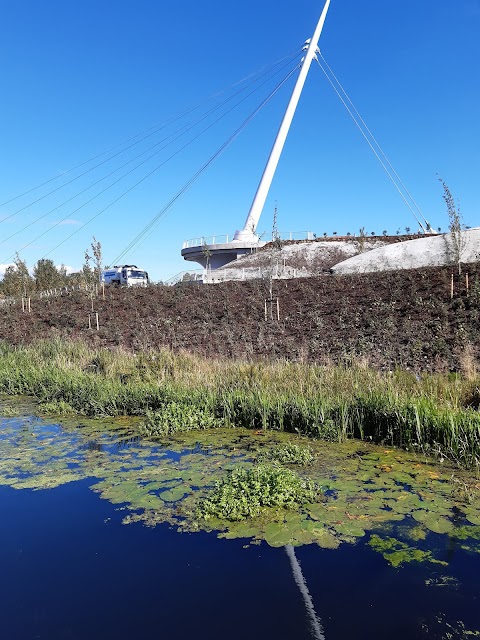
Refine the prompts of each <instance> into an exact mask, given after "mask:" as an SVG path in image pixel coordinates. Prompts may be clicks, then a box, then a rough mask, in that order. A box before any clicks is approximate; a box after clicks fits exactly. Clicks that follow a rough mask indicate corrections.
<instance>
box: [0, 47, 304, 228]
mask: <svg viewBox="0 0 480 640" xmlns="http://www.w3.org/2000/svg"><path fill="white" fill-rule="evenodd" d="M300 51H301V49H296V50H295V51H294V52H292V53H289V54H288V55H286V56H284V57H283V58H280V59H279V60H277V61H276V62H273V63H269V64H267V65H264V66H263V67H261V68H260V69H259V70H257V71H254V72H253V73H250V74H249V75H248V76H245V77H244V78H242V79H241V80H238V81H237V82H234V83H233V84H232V85H230V86H229V87H227V88H225V89H221V90H220V91H217V92H216V93H214V94H212V95H211V96H209V97H208V98H205V99H204V100H202V101H200V102H199V103H197V104H196V105H194V106H192V107H189V108H188V109H186V110H185V111H183V112H181V113H180V114H178V115H176V116H172V117H171V118H168V119H167V120H166V121H164V122H162V123H160V124H156V125H153V126H152V127H149V128H148V129H145V130H144V131H141V132H140V133H137V134H136V135H134V136H131V137H130V138H128V139H127V140H124V141H123V142H121V143H120V144H117V145H115V146H113V147H110V148H109V149H107V150H106V151H102V152H101V153H99V154H97V155H95V156H93V157H92V158H90V159H88V160H85V161H83V162H81V163H79V164H77V165H75V166H74V167H72V168H71V169H67V170H66V171H63V172H62V173H61V174H60V175H57V176H53V177H52V178H49V179H48V180H45V181H44V182H42V183H40V184H38V185H36V186H34V187H32V188H31V189H28V190H27V191H24V192H23V193H20V194H19V195H17V196H15V197H13V198H10V200H6V201H5V202H2V203H0V207H4V206H5V205H7V204H10V203H11V202H14V201H15V200H18V199H19V198H21V197H22V196H25V195H28V194H29V193H32V191H36V190H37V189H40V188H41V187H44V186H45V185H47V184H49V183H51V182H54V181H55V180H59V179H60V178H62V177H63V176H64V175H66V174H68V173H72V171H76V170H77V169H80V168H81V167H83V166H85V165H87V164H89V163H90V162H94V161H95V160H97V159H98V158H101V157H102V156H104V155H105V154H107V153H110V152H111V151H114V150H115V149H118V148H120V147H123V145H125V144H128V143H129V142H131V141H132V140H135V139H136V138H139V137H140V136H143V135H144V134H146V135H144V137H143V138H140V140H137V141H136V142H133V143H132V144H131V145H129V146H128V147H126V148H125V149H122V150H121V151H119V152H117V153H115V154H114V155H112V156H110V157H109V158H106V159H105V160H103V161H102V162H100V163H98V164H97V165H95V166H94V167H91V168H90V169H88V170H86V171H84V172H83V173H81V174H80V175H78V176H76V177H75V178H72V179H71V180H69V181H68V182H66V183H64V184H63V185H61V186H60V187H58V188H57V189H53V190H52V191H50V192H49V193H47V194H45V195H44V196H42V197H41V198H38V199H37V200H34V201H33V202H31V203H30V204H28V205H27V206H26V207H23V208H22V209H18V211H15V212H14V213H12V214H11V215H9V216H8V217H6V218H3V219H2V220H0V222H4V221H5V220H8V219H9V218H11V217H13V216H14V215H16V214H17V213H20V212H21V211H24V210H25V209H27V208H28V207H30V206H32V205H34V204H36V203H37V202H40V200H43V199H44V198H46V197H48V196H49V195H51V194H52V193H55V192H56V191H58V190H59V189H62V188H63V187H65V186H67V185H68V184H71V183H72V182H74V181H75V180H78V179H79V178H81V177H83V176H84V175H86V174H87V173H89V172H90V171H93V170H94V169H96V168H98V167H100V166H101V165H103V164H105V163H106V162H108V161H109V160H112V159H113V158H115V157H117V156H118V155H120V154H122V153H124V152H125V151H128V150H129V149H131V148H132V147H133V146H135V145H136V144H139V143H140V142H143V141H144V140H146V139H147V138H149V137H150V136H152V135H154V134H155V133H157V132H158V131H161V130H162V129H164V128H166V127H167V126H169V125H171V124H173V123H174V122H177V121H178V120H180V119H181V118H183V117H185V116H187V115H188V114H190V113H192V112H193V111H195V110H196V109H199V108H200V107H201V106H202V105H204V104H205V103H207V102H209V101H210V100H213V99H215V98H217V97H218V96H220V95H222V94H224V93H226V92H228V91H230V90H231V89H233V88H234V87H236V86H237V85H239V84H242V83H244V82H246V81H247V80H250V78H252V77H255V76H257V75H259V74H261V73H262V72H263V71H264V70H265V69H269V70H272V69H274V68H275V67H276V66H278V65H279V64H281V63H282V62H283V61H284V60H287V59H289V58H293V57H295V56H296V55H298V54H299V53H300Z"/></svg>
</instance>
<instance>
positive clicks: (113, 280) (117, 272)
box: [101, 264, 149, 287]
mask: <svg viewBox="0 0 480 640" xmlns="http://www.w3.org/2000/svg"><path fill="white" fill-rule="evenodd" d="M101 282H104V283H105V284H111V285H114V286H117V287H120V286H123V287H146V286H147V285H148V282H149V280H148V273H147V272H146V271H143V269H139V268H138V267H137V265H135V264H123V265H115V266H114V267H112V268H111V269H104V270H103V271H102V275H101Z"/></svg>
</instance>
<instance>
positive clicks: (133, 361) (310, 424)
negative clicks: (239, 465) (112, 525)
mask: <svg viewBox="0 0 480 640" xmlns="http://www.w3.org/2000/svg"><path fill="white" fill-rule="evenodd" d="M479 386H480V381H479V379H478V377H472V376H471V375H469V376H468V377H464V376H460V375H450V374H449V375H443V374H429V375H425V376H423V377H422V378H418V377H416V376H415V375H413V374H412V373H410V372H408V371H392V372H387V373H382V372H378V371H375V370H372V369H369V368H366V367H365V366H355V365H352V366H349V367H334V366H328V367H321V366H316V365H307V364H301V363H289V362H276V363H258V362H257V363H250V362H231V361H229V362H223V361H219V360H206V359H202V358H198V357H195V356H192V355H190V354H187V353H181V354H173V353H172V352H170V351H168V350H164V351H158V352H147V353H140V354H136V355H135V354H132V353H128V352H126V351H122V350H108V349H101V350H95V349H91V348H89V347H87V346H86V345H85V344H82V343H80V342H70V343H67V342H63V341H61V340H52V341H44V342H39V343H37V344H35V345H33V346H27V347H16V348H14V347H11V346H9V345H7V344H5V343H3V344H0V391H3V392H4V393H8V394H11V395H18V394H31V395H34V396H36V397H37V398H38V399H39V401H40V402H42V403H49V404H50V406H53V407H55V403H57V405H58V406H62V407H63V409H65V407H71V408H72V410H73V411H75V412H78V413H80V414H83V415H87V416H107V415H108V416H116V415H146V413H147V412H149V411H150V412H151V411H158V410H161V409H162V408H163V407H165V406H166V405H168V404H170V403H172V402H175V403H178V404H183V405H189V406H193V407H195V406H196V407H198V408H201V409H202V410H204V409H208V410H209V411H211V412H212V413H213V414H214V415H215V416H216V417H217V418H219V419H221V420H223V421H224V422H225V423H226V424H230V425H233V426H244V427H247V428H254V429H275V430H285V431H290V432H298V433H301V434H305V435H308V436H310V437H315V438H324V439H327V440H335V441H342V440H344V439H347V438H352V437H354V438H361V439H366V440H370V441H373V442H379V443H380V442H381V443H384V444H387V445H394V446H401V447H416V448H419V449H421V450H422V451H426V452H429V453H434V454H437V455H439V456H442V457H448V458H450V459H453V460H455V461H456V462H458V463H459V464H462V465H464V466H478V464H479V462H480V413H479V412H478V411H477V410H476V409H474V408H472V407H470V406H469V404H471V403H473V402H472V398H473V399H475V398H476V397H477V396H478V388H479ZM473 406H478V403H477V405H475V403H473Z"/></svg>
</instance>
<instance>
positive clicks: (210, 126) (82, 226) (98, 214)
mask: <svg viewBox="0 0 480 640" xmlns="http://www.w3.org/2000/svg"><path fill="white" fill-rule="evenodd" d="M298 66H299V65H298V64H297V65H296V66H295V68H294V69H293V70H291V71H290V72H289V74H288V75H287V77H286V78H285V79H284V80H282V81H281V82H280V83H279V85H277V87H276V89H274V91H273V92H272V93H271V94H270V96H269V97H268V98H267V99H266V101H268V100H269V99H270V97H271V96H272V95H274V93H276V91H277V90H278V88H279V87H280V86H281V85H282V84H283V83H284V82H285V81H286V80H287V79H288V78H289V77H290V76H291V75H292V73H293V72H294V71H295V70H296V69H297V68H298ZM276 73H279V72H278V71H277V72H276ZM267 82H268V80H265V82H263V83H262V85H260V87H261V86H263V85H264V84H266V83H267ZM260 87H256V88H255V89H253V90H252V91H251V92H250V93H249V94H247V95H246V96H244V97H243V98H242V99H241V100H240V101H238V102H237V103H236V104H235V105H234V106H233V107H231V108H230V109H229V110H228V111H226V112H225V113H224V114H222V115H221V116H219V118H217V119H216V120H215V121H214V122H212V123H211V124H209V125H208V126H207V127H205V128H204V129H203V130H202V131H201V132H200V133H199V134H197V135H196V136H195V137H194V138H193V139H192V140H190V141H189V142H187V143H186V144H185V145H183V147H181V148H180V149H178V150H177V151H175V153H173V154H172V155H171V156H170V157H169V158H167V159H166V160H165V161H163V162H162V163H161V164H159V165H157V166H156V167H155V168H154V169H153V170H152V171H150V172H149V173H148V174H147V175H146V176H144V177H143V178H142V179H141V180H139V181H138V182H136V183H135V184H134V185H133V186H131V187H130V188H129V189H127V190H126V191H124V192H123V193H122V194H121V195H120V196H119V197H118V198H116V199H115V200H114V201H113V202H111V203H110V204H108V205H107V206H106V207H104V208H103V209H102V210H101V211H99V212H97V213H96V214H95V215H94V216H92V217H91V218H90V219H89V220H87V222H85V223H84V224H83V225H81V226H80V227H79V228H78V229H76V230H75V231H74V232H73V233H71V234H70V235H69V236H68V237H67V238H65V239H64V240H62V242H60V243H58V244H57V245H56V246H55V247H54V248H53V249H51V250H50V251H49V252H48V253H46V254H45V255H44V256H43V257H44V258H45V257H46V256H48V255H50V254H51V253H53V251H55V250H56V249H58V248H59V247H60V246H62V245H63V244H64V243H65V242H67V241H68V240H69V239H70V238H72V237H73V236H74V235H76V234H77V233H78V232H79V231H81V230H82V229H83V228H85V227H86V226H87V225H88V224H90V223H91V222H92V221H93V220H95V219H96V218H98V217H99V216H100V215H101V214H102V213H104V212H105V211H107V210H108V209H110V207H112V206H113V205H114V204H116V203H117V202H118V201H119V200H120V199H121V198H123V197H124V196H125V195H127V194H128V193H129V192H130V191H132V190H133V189H135V187H137V186H138V185H139V184H141V183H142V182H144V181H145V180H146V179H147V178H148V177H150V176H151V175H152V174H153V173H155V172H156V171H157V170H158V169H159V168H160V167H162V166H163V165H165V164H166V163H167V162H169V161H170V160H171V159H172V158H174V157H175V156H177V155H178V154H179V153H181V151H183V150H184V149H186V148H187V147H188V146H190V145H191V144H192V143H193V142H194V141H195V140H197V139H198V138H199V137H200V136H201V135H203V134H204V133H205V132H206V131H208V130H209V129H211V128H212V127H213V126H214V125H215V124H217V122H219V121H220V120H221V119H223V118H224V117H225V116H226V115H228V114H229V113H230V112H231V111H233V110H234V109H235V108H236V107H237V106H238V105H239V104H241V103H242V102H244V101H245V100H246V99H247V98H248V97H249V96H251V95H252V94H253V93H255V92H256V91H258V89H259V88H260ZM266 101H265V100H264V101H263V102H262V105H261V106H263V105H264V104H266ZM258 110H259V108H258V109H257V110H256V111H255V114H256V113H257V112H258ZM252 117H253V116H250V117H249V118H248V119H247V120H246V121H245V122H244V124H243V125H242V126H241V127H240V129H239V130H237V131H238V133H239V132H240V130H241V129H242V128H243V127H244V126H246V124H247V123H248V122H249V121H250V120H251V119H252ZM237 135H238V134H237ZM234 137H236V135H234ZM231 139H232V140H233V139H234V138H233V137H232V138H231ZM218 155H219V153H218V152H217V154H215V156H214V157H213V159H214V158H215V157H217V156H218ZM213 159H211V161H213ZM211 161H210V162H211ZM69 215H71V214H69ZM65 219H66V218H64V220H65ZM64 220H63V221H64ZM61 222H62V221H59V222H57V223H56V224H55V225H53V226H52V227H50V229H47V230H46V231H44V232H43V233H42V234H40V235H39V236H37V237H36V238H34V239H33V240H32V241H31V242H29V243H27V244H26V245H24V246H23V247H22V248H21V249H20V250H19V251H23V250H24V249H26V248H27V247H29V246H30V245H32V244H33V243H34V242H36V241H37V240H39V239H40V238H42V237H43V236H44V235H46V234H47V233H48V232H49V231H51V230H52V229H53V228H54V227H56V226H58V225H59V224H61ZM16 253H18V251H17V252H15V253H14V254H12V256H9V258H7V259H6V260H4V261H3V262H4V263H7V262H8V261H9V260H10V259H12V258H13V257H14V256H15V254H16Z"/></svg>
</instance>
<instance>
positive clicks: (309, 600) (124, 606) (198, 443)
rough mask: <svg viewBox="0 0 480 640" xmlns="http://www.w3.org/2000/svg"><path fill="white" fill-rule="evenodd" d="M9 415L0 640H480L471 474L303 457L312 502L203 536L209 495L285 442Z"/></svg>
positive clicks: (360, 451)
mask: <svg viewBox="0 0 480 640" xmlns="http://www.w3.org/2000/svg"><path fill="white" fill-rule="evenodd" d="M9 402H10V403H11V400H10V401H9ZM7 409H8V411H7V410H5V411H4V413H6V414H8V415H12V417H8V418H7V417H5V418H3V419H2V420H1V423H0V508H1V513H2V526H1V528H0V550H1V551H0V553H1V566H2V580H1V582H0V602H1V603H2V604H1V608H2V615H1V619H2V637H5V638H9V639H10V640H17V639H18V640H26V639H32V640H33V639H36V638H42V639H43V638H45V639H48V640H55V639H57V638H58V639H64V638H72V639H78V640H80V639H82V640H83V639H85V638H89V639H90V640H96V639H98V640H100V639H102V640H104V639H106V638H115V639H117V640H123V639H127V638H128V639H130V638H171V637H172V638H173V637H175V638H182V639H183V638H202V639H203V638H205V639H208V640H213V639H218V640H220V639H222V640H224V639H225V638H229V639H236V638H238V639H240V638H242V639H243V638H246V637H248V638H249V640H257V639H258V640H260V639H262V640H264V639H266V638H268V639H269V638H280V639H282V638H295V639H296V640H303V639H307V638H308V639H310V638H314V639H316V640H318V639H320V640H323V639H326V640H345V639H347V638H352V639H353V638H355V639H358V640H360V639H365V640H367V639H368V640H375V639H377V638H378V639H380V638H382V639H383V638H389V639H391V640H397V639H398V640H400V639H402V640H404V639H405V638H409V639H410V638H411V639H416V638H418V639H423V638H428V639H431V638H435V639H443V638H445V639H447V638H472V637H477V636H478V637H480V611H479V608H480V607H479V604H480V603H479V583H478V575H479V570H480V500H479V498H478V494H480V485H479V484H477V480H476V478H475V477H474V476H472V475H471V474H466V473H460V472H459V471H457V470H455V469H453V468H449V467H447V466H446V464H445V463H444V464H443V465H440V464H437V465H436V464H434V463H433V462H432V461H430V460H428V459H426V458H424V457H422V456H421V455H420V454H416V453H413V452H400V451H398V450H394V449H386V448H383V447H374V446H371V445H368V444H364V443H359V442H349V443H346V444H341V445H340V444H334V443H325V442H314V443H312V442H308V443H306V444H307V445H308V446H309V447H310V450H311V451H312V452H313V454H314V462H313V463H312V464H310V465H308V466H305V467H301V468H299V469H298V470H297V472H298V473H299V474H300V475H301V476H302V477H304V478H308V479H310V480H311V481H312V482H315V483H316V486H317V487H318V488H319V493H318V499H316V500H310V501H309V502H306V503H304V504H302V505H301V506H300V507H299V508H298V509H293V510H285V509H280V508H277V509H266V510H264V511H263V512H262V513H261V514H260V515H259V516H257V517H254V518H252V519H249V520H246V521H227V520H223V521H222V520H220V519H217V518H211V519H209V520H204V519H202V516H201V515H200V512H199V505H200V504H201V503H202V500H203V499H204V496H205V495H206V494H207V492H208V491H209V490H210V488H211V487H212V485H214V484H215V480H216V479H218V478H222V477H224V475H225V474H227V473H228V471H229V470H232V469H238V468H245V469H250V468H253V466H254V465H255V464H256V460H257V459H258V458H259V456H260V455H264V454H265V452H268V451H272V450H273V449H275V447H278V446H283V445H285V444H286V443H291V442H292V440H293V441H294V442H300V440H299V438H298V437H297V438H296V437H295V436H292V435H287V434H282V433H273V434H272V433H267V434H266V433H264V432H251V431H244V430H240V429H229V430H227V429H221V430H212V431H205V432H197V433H194V434H191V433H190V434H184V435H182V437H176V438H175V437H170V438H168V439H164V440H162V441H150V440H148V439H140V438H138V437H137V436H136V435H135V434H136V433H137V430H136V429H135V425H134V423H133V421H132V419H129V420H126V419H117V420H103V421H99V420H97V421H83V420H77V421H63V420H62V424H60V423H54V422H52V421H51V420H46V419H40V418H37V417H35V416H34V415H33V413H32V409H31V407H29V406H28V405H23V404H21V403H17V404H16V405H15V406H14V408H13V409H12V407H11V406H10V407H7ZM14 413H18V415H13V414H14ZM302 442H304V441H302ZM292 468H293V466H292Z"/></svg>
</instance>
